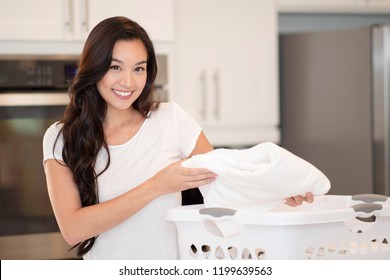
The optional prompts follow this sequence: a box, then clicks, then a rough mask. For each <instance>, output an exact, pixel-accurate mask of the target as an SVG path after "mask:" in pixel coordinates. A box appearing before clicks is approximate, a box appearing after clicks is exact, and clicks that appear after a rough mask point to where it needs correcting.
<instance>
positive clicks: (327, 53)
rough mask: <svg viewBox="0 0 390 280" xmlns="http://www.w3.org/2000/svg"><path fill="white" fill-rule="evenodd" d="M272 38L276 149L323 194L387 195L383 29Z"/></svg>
mask: <svg viewBox="0 0 390 280" xmlns="http://www.w3.org/2000/svg"><path fill="white" fill-rule="evenodd" d="M279 39H280V41H279V43H280V93H281V96H280V100H281V145H282V146H283V147H285V148H287V149H288V150H290V151H291V152H293V153H295V154H296V155H298V156H300V157H302V158H304V159H306V160H307V161H309V162H311V163H312V164H314V165H315V166H317V167H318V168H319V169H320V170H321V171H323V173H324V174H325V175H326V176H328V178H329V179H330V181H331V184H332V188H331V190H330V192H329V193H330V194H338V195H341V194H345V195H350V194H359V193H378V194H386V195H390V165H389V164H390V126H389V122H390V112H389V109H390V26H370V27H364V28H357V29H353V30H334V31H318V32H311V33H300V34H284V35H280V38H279Z"/></svg>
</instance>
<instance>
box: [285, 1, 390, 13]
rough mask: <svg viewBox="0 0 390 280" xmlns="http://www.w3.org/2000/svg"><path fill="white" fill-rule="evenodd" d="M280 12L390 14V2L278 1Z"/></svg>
mask: <svg viewBox="0 0 390 280" xmlns="http://www.w3.org/2000/svg"><path fill="white" fill-rule="evenodd" d="M278 10H279V12H297V13H302V12H311V13H374V14H387V13H390V0H278Z"/></svg>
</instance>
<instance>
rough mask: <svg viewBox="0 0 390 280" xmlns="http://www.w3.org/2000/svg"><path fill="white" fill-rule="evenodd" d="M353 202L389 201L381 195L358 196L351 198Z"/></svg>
mask: <svg viewBox="0 0 390 280" xmlns="http://www.w3.org/2000/svg"><path fill="white" fill-rule="evenodd" d="M351 199H352V200H358V201H363V202H369V203H371V202H378V201H379V202H384V201H386V200H387V199H388V197H387V196H386V195H381V194H372V193H368V194H356V195H353V196H352V197H351Z"/></svg>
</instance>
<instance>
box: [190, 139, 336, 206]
mask: <svg viewBox="0 0 390 280" xmlns="http://www.w3.org/2000/svg"><path fill="white" fill-rule="evenodd" d="M182 165H183V166H186V167H202V168H207V169H209V170H210V171H212V172H214V173H216V174H218V176H217V179H216V180H215V181H214V182H212V183H210V184H208V185H206V186H203V187H200V188H199V189H200V191H201V193H202V195H203V199H204V204H205V206H206V207H228V208H234V209H240V208H256V209H257V210H258V209H260V210H264V211H268V210H271V209H273V208H274V207H276V206H278V205H280V204H281V203H284V202H285V199H286V198H288V197H291V196H295V195H305V194H306V193H307V192H312V193H313V194H314V195H322V194H325V193H327V192H328V191H329V189H330V182H329V180H328V178H327V177H326V176H325V175H324V174H323V173H322V172H321V171H319V170H318V169H317V168H316V167H315V166H313V165H312V164H310V163H309V162H307V161H305V160H303V159H302V158H300V157H298V156H296V155H294V154H293V153H291V152H289V151H287V150H286V149H284V148H282V147H279V146H278V145H276V144H273V143H271V142H266V143H262V144H258V145H256V146H254V147H252V148H249V149H242V150H234V149H216V150H214V151H211V152H209V153H206V154H202V155H196V156H194V157H192V158H190V159H188V160H186V161H184V162H183V163H182Z"/></svg>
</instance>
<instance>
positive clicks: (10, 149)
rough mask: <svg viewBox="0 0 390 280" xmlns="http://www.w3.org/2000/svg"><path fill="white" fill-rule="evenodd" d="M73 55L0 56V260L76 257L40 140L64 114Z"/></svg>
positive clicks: (73, 68)
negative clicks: (52, 193)
mask: <svg viewBox="0 0 390 280" xmlns="http://www.w3.org/2000/svg"><path fill="white" fill-rule="evenodd" d="M77 63H78V58H77V57H70V56H68V57H61V56H56V57H49V56H39V57H37V56H35V57H32V56H22V57H21V56H18V57H15V56H2V57H0V259H67V258H75V257H76V256H75V253H74V252H73V251H72V252H70V251H69V248H70V246H69V245H67V244H66V242H65V241H64V240H63V238H62V236H61V234H60V233H59V229H58V226H57V223H56V221H55V218H54V214H53V212H52V208H51V205H50V201H49V198H48V194H47V189H46V181H45V175H44V171H43V165H42V138H43V135H44V133H45V131H46V129H47V128H48V127H49V126H50V125H51V124H52V123H53V122H55V121H57V120H58V119H60V118H61V117H62V116H63V113H64V110H65V106H66V104H67V103H68V101H69V98H68V94H67V88H68V85H69V82H70V81H71V80H72V79H73V77H74V75H75V73H76V71H77Z"/></svg>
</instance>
